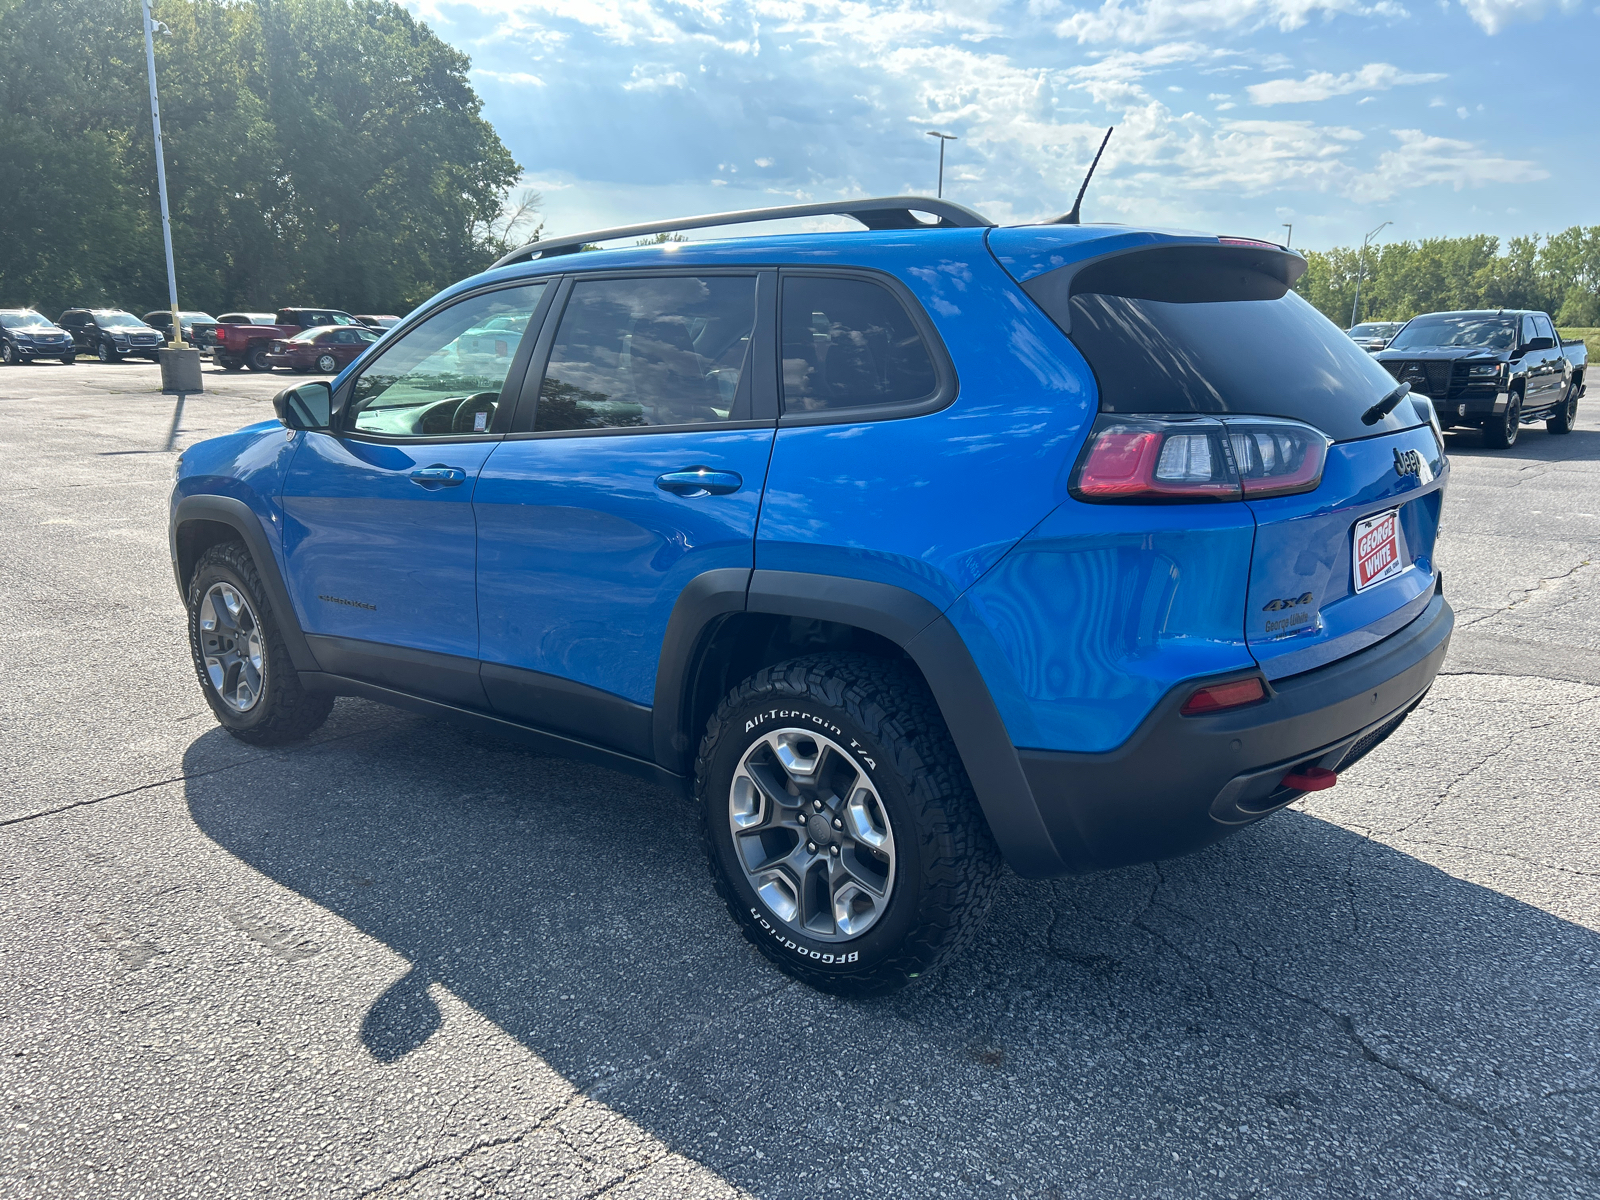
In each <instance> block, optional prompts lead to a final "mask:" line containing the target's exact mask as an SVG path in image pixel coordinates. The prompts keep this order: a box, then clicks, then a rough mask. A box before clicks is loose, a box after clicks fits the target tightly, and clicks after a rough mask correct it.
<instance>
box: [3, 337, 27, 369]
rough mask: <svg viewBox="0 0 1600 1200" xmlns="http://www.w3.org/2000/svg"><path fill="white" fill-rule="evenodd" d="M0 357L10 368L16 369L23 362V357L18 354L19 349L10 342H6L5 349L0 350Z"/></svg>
mask: <svg viewBox="0 0 1600 1200" xmlns="http://www.w3.org/2000/svg"><path fill="white" fill-rule="evenodd" d="M0 357H3V358H4V359H5V363H6V366H8V367H14V366H16V365H17V364H18V363H20V362H21V361H22V355H20V354H18V353H17V348H16V347H15V346H13V345H12V344H11V343H10V342H6V343H5V344H4V347H3V348H0Z"/></svg>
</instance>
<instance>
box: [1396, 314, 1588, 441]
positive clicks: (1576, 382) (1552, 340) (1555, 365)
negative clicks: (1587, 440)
mask: <svg viewBox="0 0 1600 1200" xmlns="http://www.w3.org/2000/svg"><path fill="white" fill-rule="evenodd" d="M1374 357H1375V358H1376V359H1377V360H1378V361H1379V362H1380V363H1382V364H1383V365H1384V367H1385V368H1387V370H1388V371H1389V374H1391V375H1393V376H1394V377H1395V378H1396V379H1398V380H1399V381H1400V382H1401V383H1409V384H1410V385H1411V390H1412V391H1413V392H1415V393H1417V394H1418V395H1422V396H1427V397H1428V398H1429V399H1431V400H1432V401H1433V407H1434V411H1435V412H1437V413H1438V414H1439V424H1440V425H1442V426H1444V427H1445V428H1446V429H1448V428H1450V427H1451V426H1476V427H1477V428H1480V429H1482V430H1483V437H1484V441H1485V443H1486V444H1488V445H1490V446H1494V447H1496V448H1498V449H1505V448H1506V447H1507V446H1510V445H1511V444H1513V443H1514V442H1515V441H1516V440H1517V431H1518V430H1519V429H1520V428H1521V426H1522V425H1523V424H1525V423H1526V422H1528V421H1541V420H1542V421H1543V422H1544V423H1545V428H1546V429H1548V430H1549V431H1550V432H1551V433H1569V432H1571V430H1572V423H1573V421H1574V420H1575V419H1576V418H1577V413H1578V397H1579V396H1581V395H1583V392H1584V382H1583V375H1584V367H1585V366H1586V364H1587V361H1588V348H1587V347H1586V346H1585V345H1584V344H1583V342H1581V341H1574V340H1566V341H1564V340H1562V338H1561V337H1560V335H1559V334H1557V333H1556V330H1555V326H1554V325H1553V324H1552V323H1551V321H1550V317H1549V314H1547V313H1542V312H1528V311H1523V310H1518V309H1497V310H1493V311H1489V310H1485V311H1481V312H1447V313H1424V314H1422V315H1421V316H1417V317H1412V318H1411V320H1409V321H1407V322H1406V326H1405V328H1404V329H1402V330H1401V331H1400V332H1399V333H1397V334H1395V336H1394V340H1393V341H1391V342H1390V343H1389V345H1388V347H1387V348H1385V349H1383V350H1380V351H1378V353H1377V354H1376V355H1374Z"/></svg>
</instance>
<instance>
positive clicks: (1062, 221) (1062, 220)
mask: <svg viewBox="0 0 1600 1200" xmlns="http://www.w3.org/2000/svg"><path fill="white" fill-rule="evenodd" d="M1115 128H1116V126H1115V125H1113V126H1112V127H1111V129H1115ZM1111 129H1108V130H1106V136H1105V137H1103V138H1101V139H1100V149H1098V150H1096V151H1095V152H1094V161H1093V162H1092V163H1090V164H1089V173H1088V174H1087V175H1085V176H1084V177H1083V186H1082V187H1081V188H1079V189H1078V198H1077V199H1076V200H1074V201H1073V202H1072V211H1071V212H1069V213H1068V214H1067V215H1066V216H1064V217H1057V218H1056V219H1055V220H1054V221H1051V222H1050V224H1052V225H1077V224H1080V222H1079V220H1078V210H1079V209H1080V208H1082V207H1083V194H1084V193H1085V192H1086V191H1088V190H1089V180H1091V179H1093V178H1094V169H1095V168H1096V167H1098V166H1099V165H1100V156H1101V155H1102V154H1104V153H1105V152H1106V143H1107V142H1109V141H1110V140H1111Z"/></svg>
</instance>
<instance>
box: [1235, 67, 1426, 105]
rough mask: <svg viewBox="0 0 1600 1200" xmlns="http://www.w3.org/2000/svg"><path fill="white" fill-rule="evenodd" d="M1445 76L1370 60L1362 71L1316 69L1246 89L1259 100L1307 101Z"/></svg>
mask: <svg viewBox="0 0 1600 1200" xmlns="http://www.w3.org/2000/svg"><path fill="white" fill-rule="evenodd" d="M1444 78H1445V76H1444V75H1440V74H1426V75H1419V74H1413V73H1409V72H1406V71H1402V70H1401V69H1400V68H1399V67H1396V66H1393V65H1392V64H1390V63H1368V64H1367V65H1366V66H1364V67H1362V68H1361V69H1360V70H1359V71H1350V72H1347V73H1345V74H1343V75H1334V74H1332V73H1330V72H1328V71H1313V72H1312V73H1311V74H1310V75H1307V76H1306V77H1305V78H1304V79H1269V80H1267V82H1265V83H1252V84H1251V85H1250V86H1249V87H1248V88H1246V89H1245V90H1246V91H1248V92H1249V93H1250V99H1251V100H1252V101H1253V102H1254V103H1256V104H1304V103H1306V102H1308V101H1314V100H1327V99H1328V98H1330V97H1332V96H1348V95H1350V94H1351V93H1352V92H1381V91H1386V90H1388V89H1389V88H1392V87H1404V86H1408V85H1410V84H1417V83H1436V82H1438V81H1439V80H1441V79H1444Z"/></svg>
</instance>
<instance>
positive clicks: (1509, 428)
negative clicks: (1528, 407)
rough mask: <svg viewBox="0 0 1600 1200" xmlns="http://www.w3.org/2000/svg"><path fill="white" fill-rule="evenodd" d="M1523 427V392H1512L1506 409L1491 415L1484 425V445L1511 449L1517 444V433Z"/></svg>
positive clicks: (1497, 448) (1499, 448) (1496, 448)
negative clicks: (1496, 414)
mask: <svg viewBox="0 0 1600 1200" xmlns="http://www.w3.org/2000/svg"><path fill="white" fill-rule="evenodd" d="M1521 429H1522V393H1521V392H1512V393H1511V397H1510V399H1508V400H1507V401H1506V411H1505V412H1503V413H1501V414H1500V415H1499V416H1491V417H1490V418H1489V419H1488V421H1486V422H1485V423H1484V426H1483V441H1484V445H1486V446H1489V447H1491V448H1492V449H1495V450H1509V449H1510V448H1511V447H1512V446H1515V445H1516V444H1517V433H1518V432H1519V431H1520V430H1521Z"/></svg>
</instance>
